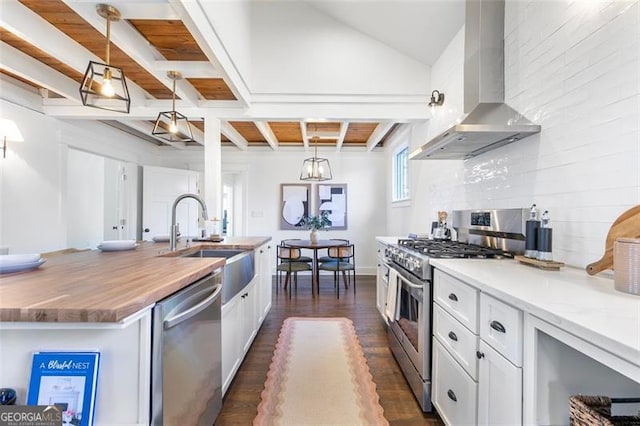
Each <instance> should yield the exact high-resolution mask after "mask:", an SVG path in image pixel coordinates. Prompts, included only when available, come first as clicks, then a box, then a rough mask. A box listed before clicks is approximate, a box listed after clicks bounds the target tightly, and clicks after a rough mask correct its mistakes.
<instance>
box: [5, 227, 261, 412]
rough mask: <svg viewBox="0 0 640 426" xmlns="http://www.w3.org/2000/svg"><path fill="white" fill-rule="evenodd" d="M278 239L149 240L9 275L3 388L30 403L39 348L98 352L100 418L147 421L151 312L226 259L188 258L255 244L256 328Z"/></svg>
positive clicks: (72, 256) (52, 261)
mask: <svg viewBox="0 0 640 426" xmlns="http://www.w3.org/2000/svg"><path fill="white" fill-rule="evenodd" d="M270 240H271V238H270V237H246V238H243V237H236V238H227V239H225V241H223V242H221V243H213V242H198V243H192V244H191V245H190V247H186V245H185V244H184V243H182V244H180V245H179V246H178V251H177V252H169V250H168V243H150V242H144V243H141V244H140V246H139V247H138V248H136V249H135V250H128V251H120V252H101V251H98V250H91V251H83V252H78V253H73V254H65V255H56V256H51V257H48V258H46V259H47V261H46V263H44V264H43V265H42V266H41V267H40V268H38V269H35V270H32V271H29V272H22V273H16V274H7V275H3V276H2V277H0V377H1V378H2V380H1V382H0V386H1V387H12V388H14V389H16V391H17V392H18V401H17V403H19V404H24V403H25V401H26V391H27V387H28V382H29V376H30V368H31V356H32V353H33V352H35V351H47V350H55V351H99V352H100V353H101V365H100V376H99V379H98V392H97V393H98V396H97V404H96V412H95V424H97V425H99V424H119V425H125V424H126V425H133V424H136V425H143V424H148V423H149V407H150V394H149V389H150V371H151V369H150V360H151V355H152V354H151V339H152V336H151V312H152V308H153V306H154V305H155V303H156V302H158V301H159V300H162V299H164V298H165V297H167V296H169V295H171V294H173V293H175V292H177V291H179V290H180V289H182V288H185V287H187V286H189V285H190V284H191V283H193V282H195V281H197V280H199V279H200V278H202V277H204V276H206V275H208V274H210V273H212V272H213V271H215V270H217V269H219V268H221V267H223V266H224V264H225V259H222V258H198V257H180V256H181V255H182V254H188V253H191V252H193V251H196V250H199V249H200V248H217V249H246V250H254V251H255V253H256V268H255V271H256V274H255V277H254V280H253V281H252V284H251V285H252V286H253V287H252V288H255V292H256V295H257V299H258V301H257V302H256V304H255V308H256V310H258V309H259V312H258V311H256V313H255V320H256V321H255V323H254V324H253V326H254V328H255V329H257V328H258V327H259V326H260V324H261V321H262V320H263V319H264V316H265V315H266V312H268V309H269V307H270V295H271V292H270V290H271V276H270V266H271V260H270V258H269V251H268V250H266V248H267V247H268V242H269V241H270ZM253 335H255V331H254V333H253Z"/></svg>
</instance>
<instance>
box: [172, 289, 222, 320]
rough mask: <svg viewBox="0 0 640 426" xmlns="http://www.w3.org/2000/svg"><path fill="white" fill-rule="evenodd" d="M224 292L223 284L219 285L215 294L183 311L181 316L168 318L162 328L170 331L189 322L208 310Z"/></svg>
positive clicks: (214, 291)
mask: <svg viewBox="0 0 640 426" xmlns="http://www.w3.org/2000/svg"><path fill="white" fill-rule="evenodd" d="M221 291H222V284H218V285H216V286H215V287H214V290H213V293H211V295H210V296H208V297H207V298H206V299H204V300H203V301H202V302H200V303H198V304H197V305H195V306H192V307H190V308H189V309H187V310H186V311H182V312H180V313H179V314H176V315H174V316H172V317H171V318H167V319H166V320H164V322H163V323H162V326H163V327H164V329H165V330H168V329H170V328H172V327H175V326H176V325H178V324H180V323H181V322H183V321H186V320H188V319H189V318H191V317H193V316H194V315H197V314H199V313H200V312H202V311H204V310H205V309H207V308H208V307H209V306H211V304H212V303H213V302H214V301H215V300H216V299H217V298H218V297H219V296H220V292H221Z"/></svg>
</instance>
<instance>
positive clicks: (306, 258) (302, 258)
mask: <svg viewBox="0 0 640 426" xmlns="http://www.w3.org/2000/svg"><path fill="white" fill-rule="evenodd" d="M289 241H300V238H289V239H286V240H282V241H280V245H281V246H287V243H288V242H289ZM294 262H307V263H311V262H313V259H312V258H311V257H309V256H303V255H302V252H301V253H300V257H299V258H298V259H296V260H294Z"/></svg>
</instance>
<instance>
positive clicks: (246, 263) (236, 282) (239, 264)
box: [180, 248, 255, 304]
mask: <svg viewBox="0 0 640 426" xmlns="http://www.w3.org/2000/svg"><path fill="white" fill-rule="evenodd" d="M180 257H222V258H225V259H227V262H226V263H225V265H224V268H223V269H222V304H225V303H226V302H227V301H229V300H231V299H232V298H233V296H235V295H236V294H238V293H239V292H240V291H241V290H242V289H243V288H245V287H246V286H247V285H248V284H249V283H250V282H251V280H252V279H253V276H254V275H255V261H254V255H253V250H235V249H217V248H216V249H211V248H201V249H200V250H198V251H195V252H190V253H186V254H183V255H181V256H180Z"/></svg>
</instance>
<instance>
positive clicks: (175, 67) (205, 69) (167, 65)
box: [153, 60, 222, 78]
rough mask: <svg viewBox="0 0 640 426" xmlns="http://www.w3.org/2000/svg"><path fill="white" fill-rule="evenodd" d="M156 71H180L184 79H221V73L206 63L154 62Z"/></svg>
mask: <svg viewBox="0 0 640 426" xmlns="http://www.w3.org/2000/svg"><path fill="white" fill-rule="evenodd" d="M153 66H154V68H156V69H157V70H158V71H164V72H167V71H180V72H181V73H182V76H183V77H184V78H222V73H221V72H220V71H218V70H216V69H215V67H214V66H213V65H212V64H211V62H208V61H162V60H158V61H155V62H154V65H153Z"/></svg>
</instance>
